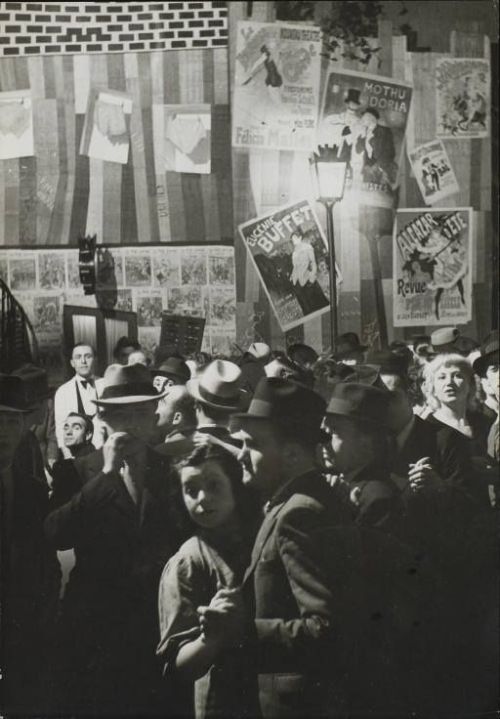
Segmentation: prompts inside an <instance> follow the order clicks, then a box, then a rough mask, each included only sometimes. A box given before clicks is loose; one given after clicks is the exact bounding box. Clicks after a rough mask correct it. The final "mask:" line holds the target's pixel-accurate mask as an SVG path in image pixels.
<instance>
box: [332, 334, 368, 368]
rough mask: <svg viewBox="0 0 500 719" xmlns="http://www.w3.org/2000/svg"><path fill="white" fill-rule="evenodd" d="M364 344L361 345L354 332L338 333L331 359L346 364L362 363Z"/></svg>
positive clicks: (365, 347) (365, 348)
mask: <svg viewBox="0 0 500 719" xmlns="http://www.w3.org/2000/svg"><path fill="white" fill-rule="evenodd" d="M367 349H368V347H367V346H366V345H362V344H361V343H360V341H359V337H358V335H357V334H356V333H355V332H345V333H344V334H342V335H339V337H338V340H337V344H336V347H335V354H334V355H333V359H335V360H336V361H337V362H343V363H344V364H347V365H354V364H362V363H363V362H364V357H365V354H364V353H365V351H366V350H367Z"/></svg>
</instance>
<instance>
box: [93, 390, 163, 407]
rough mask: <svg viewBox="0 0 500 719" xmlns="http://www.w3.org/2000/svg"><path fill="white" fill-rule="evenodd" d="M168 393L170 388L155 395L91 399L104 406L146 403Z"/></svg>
mask: <svg viewBox="0 0 500 719" xmlns="http://www.w3.org/2000/svg"><path fill="white" fill-rule="evenodd" d="M167 394H168V389H166V390H165V391H163V392H158V393H157V394H155V395H141V394H134V395H123V396H121V397H108V398H103V399H101V398H99V399H91V400H90V401H91V402H93V403H94V404H97V405H103V406H104V407H106V406H113V405H115V406H122V405H124V404H146V402H158V400H159V399H162V397H165V396H166V395H167Z"/></svg>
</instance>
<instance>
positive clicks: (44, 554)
mask: <svg viewBox="0 0 500 719" xmlns="http://www.w3.org/2000/svg"><path fill="white" fill-rule="evenodd" d="M47 395H48V385H47V375H46V373H45V371H44V370H42V369H41V368H39V367H35V366H33V365H25V366H23V367H21V368H19V369H18V370H15V371H14V372H12V373H11V374H8V375H7V374H0V505H1V509H2V525H1V564H2V577H1V578H2V632H3V634H2V674H3V676H2V688H3V702H2V709H4V710H5V711H6V712H8V713H9V714H12V715H33V714H36V713H37V712H44V713H45V712H46V711H47V710H48V709H49V707H48V705H47V697H46V695H45V686H44V678H45V674H44V668H45V667H46V666H47V663H48V660H49V658H50V651H49V646H50V639H51V636H52V632H53V619H54V616H55V610H56V602H57V595H58V589H59V577H60V571H59V565H58V563H57V558H56V554H55V551H53V549H52V548H51V547H50V546H49V544H48V542H47V541H46V539H45V537H44V532H43V520H44V518H45V516H46V514H47V511H48V490H49V488H48V485H47V481H46V478H45V474H44V472H43V462H42V460H41V454H40V450H39V448H38V447H37V445H36V439H35V437H34V435H32V433H31V431H30V426H31V424H32V419H33V417H34V416H35V414H36V412H37V411H38V409H39V408H40V405H41V404H42V403H43V400H44V398H45V397H46V396H47ZM37 449H38V456H39V459H37V458H36V450H37Z"/></svg>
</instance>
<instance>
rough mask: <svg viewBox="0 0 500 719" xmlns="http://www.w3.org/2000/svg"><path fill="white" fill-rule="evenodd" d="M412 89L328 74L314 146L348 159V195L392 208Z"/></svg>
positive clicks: (348, 74)
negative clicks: (327, 149) (325, 148)
mask: <svg viewBox="0 0 500 719" xmlns="http://www.w3.org/2000/svg"><path fill="white" fill-rule="evenodd" d="M411 98H412V87H411V86H410V85H408V84H406V83H403V82H401V81H399V80H394V79H392V78H387V77H382V76H381V75H368V74H366V73H359V72H350V71H349V72H348V71H344V70H337V69H333V70H331V71H330V72H329V74H328V76H327V79H326V84H325V91H324V95H323V102H322V109H321V112H320V117H319V121H318V132H317V138H316V144H317V145H318V147H327V148H330V150H331V151H332V152H333V153H334V157H335V158H336V159H337V160H338V161H339V162H345V163H347V175H346V187H345V194H346V196H351V197H352V198H354V197H355V198H356V200H357V202H358V203H359V204H364V205H371V206H374V207H386V208H392V207H393V206H394V205H395V203H396V192H395V191H396V188H397V185H398V175H399V168H400V164H401V158H402V150H403V143H404V139H405V133H406V125H407V122H408V116H409V113H410V106H411Z"/></svg>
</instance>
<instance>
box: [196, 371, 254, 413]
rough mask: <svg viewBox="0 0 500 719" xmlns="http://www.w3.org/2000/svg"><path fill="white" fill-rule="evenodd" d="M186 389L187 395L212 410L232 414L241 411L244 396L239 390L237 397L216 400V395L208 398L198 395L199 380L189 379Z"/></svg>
mask: <svg viewBox="0 0 500 719" xmlns="http://www.w3.org/2000/svg"><path fill="white" fill-rule="evenodd" d="M186 389H187V391H188V392H189V394H190V395H191V396H192V397H194V399H195V400H196V401H197V402H200V403H201V404H206V405H207V406H208V407H212V408H213V409H222V410H227V411H228V412H234V411H235V410H238V409H241V405H242V402H243V401H244V394H243V392H241V390H240V391H239V393H238V396H237V397H236V396H235V397H234V398H227V401H225V400H226V398H223V397H221V398H218V397H217V396H216V395H211V397H210V398H209V397H208V396H207V395H205V396H204V395H202V394H200V381H199V379H190V380H188V381H187V382H186Z"/></svg>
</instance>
